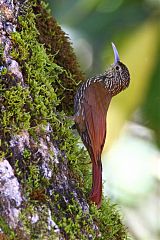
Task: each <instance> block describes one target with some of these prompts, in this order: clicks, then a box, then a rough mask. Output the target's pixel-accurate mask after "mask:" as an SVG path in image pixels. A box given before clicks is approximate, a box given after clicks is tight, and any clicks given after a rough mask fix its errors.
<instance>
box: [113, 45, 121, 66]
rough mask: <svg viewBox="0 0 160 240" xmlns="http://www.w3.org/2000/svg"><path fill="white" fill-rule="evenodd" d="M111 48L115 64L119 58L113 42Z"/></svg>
mask: <svg viewBox="0 0 160 240" xmlns="http://www.w3.org/2000/svg"><path fill="white" fill-rule="evenodd" d="M112 48H113V52H114V63H115V64H116V63H117V62H119V61H120V58H119V54H118V51H117V48H116V46H115V45H114V43H113V42H112Z"/></svg>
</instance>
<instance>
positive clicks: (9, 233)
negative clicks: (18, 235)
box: [0, 216, 15, 240]
mask: <svg viewBox="0 0 160 240" xmlns="http://www.w3.org/2000/svg"><path fill="white" fill-rule="evenodd" d="M0 228H1V230H2V231H3V233H4V238H2V239H4V240H7V239H10V240H14V239H15V234H14V231H13V230H12V229H11V228H10V227H9V226H8V224H7V223H6V222H5V221H4V219H3V217H1V216H0ZM0 239H1V236H0Z"/></svg>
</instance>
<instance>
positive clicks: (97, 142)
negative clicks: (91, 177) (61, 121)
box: [83, 82, 112, 161]
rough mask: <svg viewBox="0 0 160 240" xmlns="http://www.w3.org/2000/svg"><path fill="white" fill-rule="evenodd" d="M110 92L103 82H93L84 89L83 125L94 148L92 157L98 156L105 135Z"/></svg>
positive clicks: (96, 157)
mask: <svg viewBox="0 0 160 240" xmlns="http://www.w3.org/2000/svg"><path fill="white" fill-rule="evenodd" d="M111 98H112V96H111V94H110V93H109V92H108V91H107V89H105V87H104V85H103V83H101V82H98V83H93V84H91V85H90V86H89V87H88V88H87V89H86V90H85V97H84V105H83V106H84V115H85V125H86V129H87V132H88V135H89V138H90V143H91V147H92V149H93V150H94V152H93V155H94V159H95V161H96V159H98V158H99V156H100V155H101V152H102V150H103V146H104V142H105V137H106V115H107V110H108V107H109V104H110V101H111Z"/></svg>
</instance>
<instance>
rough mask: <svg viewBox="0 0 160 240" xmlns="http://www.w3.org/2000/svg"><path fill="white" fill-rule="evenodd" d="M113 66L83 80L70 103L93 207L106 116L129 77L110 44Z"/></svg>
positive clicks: (99, 192)
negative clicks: (87, 165)
mask: <svg viewBox="0 0 160 240" xmlns="http://www.w3.org/2000/svg"><path fill="white" fill-rule="evenodd" d="M112 47H113V51H114V58H115V61H114V64H112V65H111V66H110V67H109V68H108V69H107V70H106V71H105V72H104V73H103V74H100V75H97V76H95V77H92V78H89V79H88V80H86V81H85V82H84V83H83V84H82V85H81V86H80V88H79V89H78V91H77V93H76V96H75V99H74V111H75V115H74V121H75V125H76V128H77V130H78V132H79V134H80V136H81V139H82V141H83V143H84V145H85V146H86V148H87V150H88V152H89V155H90V158H91V161H92V191H91V193H90V200H91V201H92V202H94V203H95V204H96V205H97V207H98V208H99V207H100V206H101V199H102V164H101V153H102V150H103V146H104V142H105V138H106V116H107V111H108V108H109V104H110V102H111V99H112V97H113V96H115V95H117V94H118V93H120V92H121V91H122V90H124V89H125V88H127V87H128V86H129V83H130V74H129V71H128V69H127V67H126V66H125V65H124V64H123V63H122V62H120V58H119V55H118V51H117V49H116V47H115V45H114V44H113V43H112Z"/></svg>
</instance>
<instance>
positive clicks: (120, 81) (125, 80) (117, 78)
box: [110, 43, 130, 95]
mask: <svg viewBox="0 0 160 240" xmlns="http://www.w3.org/2000/svg"><path fill="white" fill-rule="evenodd" d="M112 48H113V52H114V64H112V65H111V69H110V70H111V72H112V79H113V82H114V85H115V86H116V85H117V93H118V92H120V91H122V90H124V89H125V88H127V87H128V86H129V83H130V74H129V70H128V68H127V67H126V66H125V65H124V64H123V63H122V62H121V61H120V58H119V54H118V51H117V48H116V46H115V45H114V43H112ZM115 90H116V89H115ZM117 93H116V92H115V95H116V94H117Z"/></svg>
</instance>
